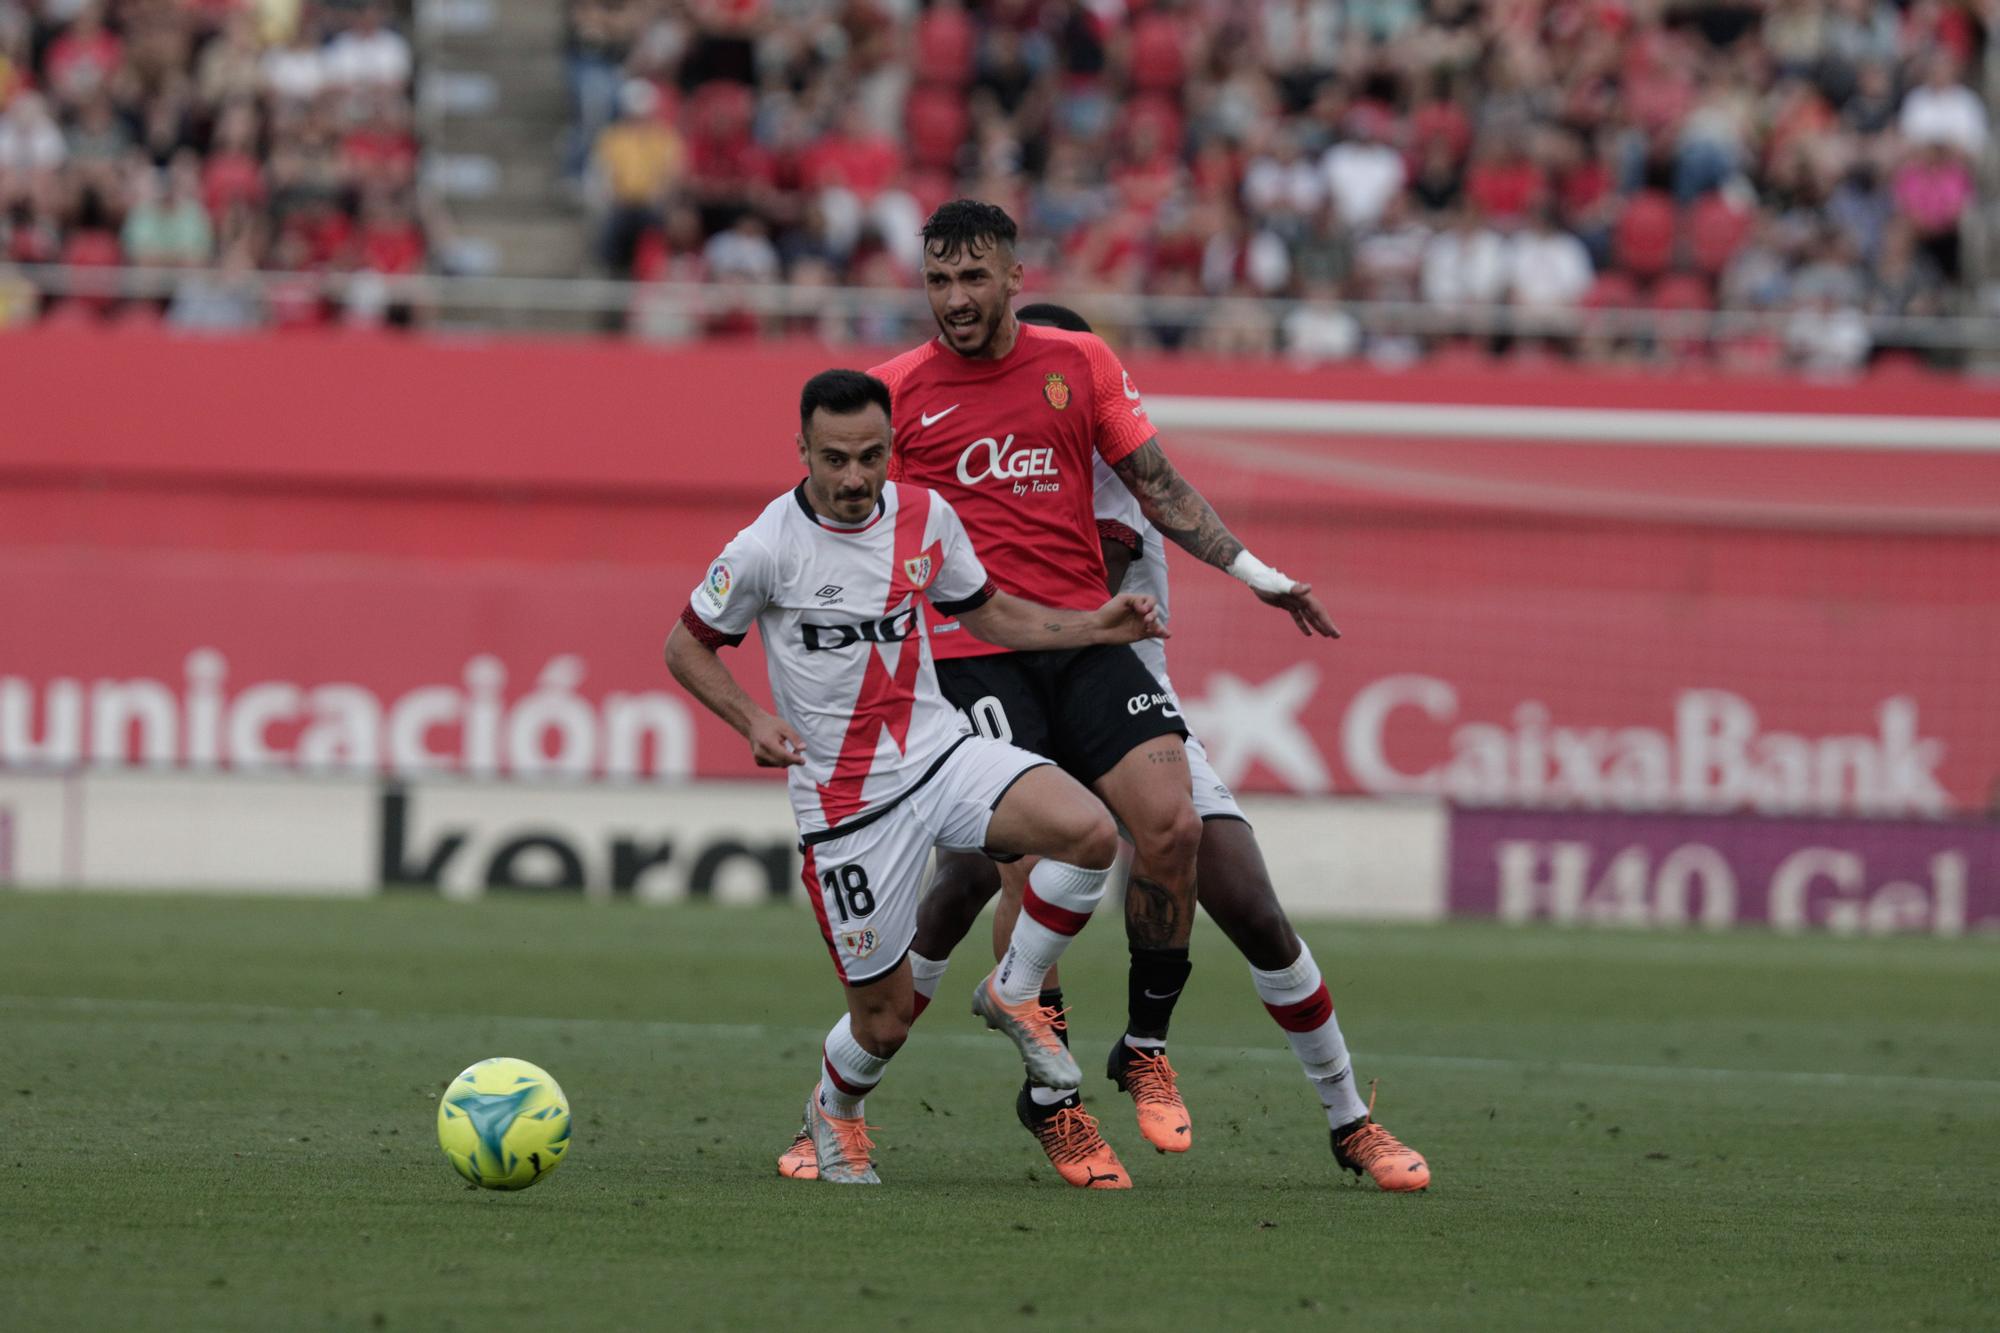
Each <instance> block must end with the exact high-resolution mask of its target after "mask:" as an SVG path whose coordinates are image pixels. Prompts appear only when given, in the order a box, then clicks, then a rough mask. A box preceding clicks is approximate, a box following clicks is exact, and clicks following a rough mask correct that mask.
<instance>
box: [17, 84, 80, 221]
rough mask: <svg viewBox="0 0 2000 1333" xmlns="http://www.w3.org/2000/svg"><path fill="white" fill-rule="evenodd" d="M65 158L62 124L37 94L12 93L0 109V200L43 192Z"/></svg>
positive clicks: (66, 150)
mask: <svg viewBox="0 0 2000 1333" xmlns="http://www.w3.org/2000/svg"><path fill="white" fill-rule="evenodd" d="M68 157H69V145H68V144H67V143H66V142H64V140H63V132H62V127H61V126H60V125H58V124H57V123H56V120H55V117H54V116H52V115H50V114H49V106H48V102H47V101H46V100H45V99H44V98H43V97H42V96H41V95H40V94H39V93H28V92H23V93H16V94H15V95H14V100H13V101H12V102H10V103H8V105H7V109H6V110H5V111H3V112H0V201H4V202H6V203H10V204H11V203H13V202H15V201H17V200H22V199H29V198H33V197H35V196H37V195H41V194H44V193H46V192H47V191H48V190H49V189H50V188H51V187H52V185H53V183H54V181H55V175H56V172H57V170H58V169H59V168H61V166H62V165H63V163H64V162H65V161H66V160H67V159H68Z"/></svg>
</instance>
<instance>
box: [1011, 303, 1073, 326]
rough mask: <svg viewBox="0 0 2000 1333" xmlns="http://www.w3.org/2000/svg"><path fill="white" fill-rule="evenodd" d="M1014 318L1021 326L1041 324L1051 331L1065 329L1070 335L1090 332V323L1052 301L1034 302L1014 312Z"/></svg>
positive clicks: (1066, 307) (1064, 306)
mask: <svg viewBox="0 0 2000 1333" xmlns="http://www.w3.org/2000/svg"><path fill="white" fill-rule="evenodd" d="M1014 318H1015V319H1018V320H1020V321H1021V322H1022V323H1023V324H1043V325H1046V326H1048V327H1049V328H1052V329H1066V330H1068V331H1069V332H1071V333H1089V332H1092V330H1091V327H1090V321H1089V320H1087V319H1085V318H1084V317H1083V316H1082V315H1079V314H1077V313H1076V311H1074V310H1071V309H1070V308H1069V307H1068V306H1066V305H1057V304H1056V303H1055V302H1053V301H1036V302H1035V303H1034V304H1032V305H1024V306H1022V307H1021V308H1020V309H1019V310H1016V311H1015V312H1014Z"/></svg>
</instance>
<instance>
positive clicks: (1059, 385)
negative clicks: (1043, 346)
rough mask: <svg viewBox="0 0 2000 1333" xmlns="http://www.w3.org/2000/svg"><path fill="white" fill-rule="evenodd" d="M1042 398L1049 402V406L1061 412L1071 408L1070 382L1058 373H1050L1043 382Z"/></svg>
mask: <svg viewBox="0 0 2000 1333" xmlns="http://www.w3.org/2000/svg"><path fill="white" fill-rule="evenodd" d="M1042 397H1044V398H1046V399H1048V400H1049V406H1050V407H1053V408H1054V409H1055V410H1056V411H1058V412H1060V411H1062V410H1063V409H1064V408H1065V407H1068V406H1069V381H1068V380H1066V379H1064V378H1063V377H1062V374H1061V373H1060V372H1058V371H1050V372H1049V377H1048V378H1047V379H1045V380H1043V381H1042Z"/></svg>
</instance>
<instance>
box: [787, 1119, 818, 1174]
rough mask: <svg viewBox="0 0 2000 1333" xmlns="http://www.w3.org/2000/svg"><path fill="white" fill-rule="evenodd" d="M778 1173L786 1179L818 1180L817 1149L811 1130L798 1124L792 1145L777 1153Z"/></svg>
mask: <svg viewBox="0 0 2000 1333" xmlns="http://www.w3.org/2000/svg"><path fill="white" fill-rule="evenodd" d="M778 1174H779V1175H781V1176H783V1177H785V1178H786V1179H787V1180H818V1179H819V1149H817V1148H815V1147H814V1146H813V1136H812V1131H811V1130H809V1129H807V1128H806V1127H805V1126H804V1125H800V1126H799V1136H798V1137H797V1138H795V1139H793V1140H792V1146H791V1147H789V1148H787V1149H785V1150H784V1152H782V1153H780V1154H778Z"/></svg>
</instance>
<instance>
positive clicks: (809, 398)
mask: <svg viewBox="0 0 2000 1333" xmlns="http://www.w3.org/2000/svg"><path fill="white" fill-rule="evenodd" d="M890 407H891V402H890V395H889V390H888V387H887V386H886V385H884V384H883V383H882V382H881V381H879V380H877V379H874V378H872V377H870V376H868V375H864V374H862V373H861V372H859V371H852V370H830V371H825V372H823V373H821V374H819V375H816V376H814V377H813V378H812V379H811V380H810V381H808V382H807V384H806V386H805V390H804V392H803V393H802V394H801V396H800V402H799V436H798V449H799V459H800V462H802V463H803V464H804V465H805V468H806V476H805V479H804V480H803V481H802V482H801V483H800V484H799V485H798V487H796V488H795V489H794V490H792V491H791V492H789V493H787V494H785V495H783V496H780V497H779V498H778V499H776V500H774V501H772V502H771V504H770V505H768V506H767V507H766V508H765V510H764V512H763V513H762V514H761V515H759V516H758V518H757V519H756V521H755V522H753V523H752V524H751V525H750V526H749V527H747V528H745V529H743V530H742V531H741V532H739V533H738V534H737V535H736V537H735V539H734V540H732V541H731V542H730V543H729V544H728V546H727V547H725V548H724V550H723V552H722V554H721V555H720V556H719V557H718V558H717V559H716V560H715V561H714V562H713V563H712V564H711V565H710V566H709V570H708V573H707V576H706V577H705V578H704V579H703V580H702V582H701V583H700V584H699V585H698V586H697V587H696V588H695V589H694V591H693V593H692V594H691V596H690V597H689V599H688V605H687V608H686V609H685V610H684V611H683V612H682V613H681V618H680V622H679V623H678V624H677V625H675V626H674V629H673V632H672V633H671V634H670V635H669V636H668V639H667V650H666V651H667V664H668V666H669V668H670V669H671V670H672V671H673V674H674V678H675V679H676V680H678V681H679V682H680V683H681V684H682V685H683V686H684V687H685V688H686V689H687V690H688V691H689V693H691V694H693V695H694V696H695V697H696V698H697V699H699V700H700V701H701V702H702V704H703V705H705V706H706V707H707V708H708V709H709V710H710V711H712V712H713V713H715V714H716V715H717V716H718V717H720V718H722V719H723V720H724V721H725V722H728V723H729V724H730V725H731V726H732V727H734V728H735V729H736V730H737V731H739V732H740V733H742V735H743V736H744V737H745V739H747V740H748V741H749V742H750V748H751V752H752V754H753V755H754V756H755V757H756V761H757V762H758V763H759V764H761V765H766V766H772V767H783V768H786V769H787V770H788V774H787V777H788V779H789V784H788V785H789V789H790V795H791V801H792V809H793V813H794V815H795V816H796V818H797V821H798V826H799V834H800V847H801V850H802V851H803V852H804V853H805V870H804V879H805V887H806V894H807V897H808V899H809V900H810V901H811V903H812V905H813V909H814V911H815V913H816V914H817V916H818V918H819V925H820V933H821V934H822V936H823V937H824V938H825V940H826V947H827V951H828V952H829V953H830V954H831V955H832V957H833V964H834V969H835V971H836V972H837V973H838V974H839V976H840V978H841V980H842V981H843V982H844V983H845V984H846V993H847V1010H848V1011H847V1013H846V1014H845V1015H843V1016H842V1017H841V1019H840V1021H839V1022H837V1023H835V1024H834V1025H833V1029H832V1031H830V1032H829V1033H828V1034H827V1038H826V1043H825V1046H824V1049H823V1052H822V1059H821V1068H820V1078H819V1082H818V1084H817V1086H816V1087H814V1089H813V1091H812V1094H811V1096H810V1097H808V1098H807V1101H806V1108H805V1123H804V1126H803V1127H802V1129H801V1130H800V1134H799V1138H798V1139H797V1140H795V1141H794V1144H793V1147H792V1148H791V1149H789V1150H787V1152H786V1154H785V1155H784V1156H783V1157H781V1158H780V1159H779V1169H780V1170H781V1171H784V1172H785V1173H786V1174H790V1175H811V1176H816V1177H817V1178H818V1179H821V1180H827V1181H836V1182H841V1183H859V1184H874V1183H876V1181H877V1176H876V1174H875V1171H874V1167H873V1164H872V1161H871V1152H872V1149H873V1146H874V1145H873V1144H872V1143H871V1142H870V1141H869V1139H868V1136H867V1132H866V1126H865V1125H864V1123H863V1119H862V1101H863V1098H864V1097H865V1096H866V1095H867V1093H868V1092H869V1091H870V1090H871V1089H872V1088H873V1087H874V1086H875V1084H876V1083H877V1082H878V1081H880V1079H881V1077H882V1072H883V1069H884V1068H885V1067H886V1066H887V1064H888V1062H889V1059H890V1057H891V1056H893V1055H894V1054H895V1053H896V1051H897V1049H898V1048H900V1047H901V1046H902V1044H903V1041H904V1039H905V1037H907V1035H908V1033H909V1026H910V1023H911V1021H912V1019H913V1018H914V1017H915V989H914V986H913V984H912V980H911V974H910V964H909V960H908V957H907V955H908V952H909V946H910V941H911V939H912V937H913V936H914V934H915V930H916V913H917V900H918V897H919V896H920V894H921V892H922V888H923V874H924V869H925V866H926V864H927V862H928V860H929V856H930V853H931V850H932V848H933V847H937V848H941V849H951V850H958V851H968V852H991V853H994V854H998V855H1003V856H1039V857H1041V858H1042V859H1041V860H1040V861H1039V862H1038V863H1037V864H1036V866H1035V868H1034V871H1033V872H1032V874H1031V876H1030V878H1029V880H1028V883H1027V885H1026V887H1025V891H1024V892H1023V894H1022V896H1021V909H1020V912H1019V914H1018V917H1017V920H1016V924H1015V928H1014V929H1013V931H1012V932H1011V933H1010V935H1009V938H1008V945H1007V951H1006V956H1005V957H1004V958H1003V959H1002V960H1001V961H1000V963H999V964H998V965H997V966H996V967H995V968H994V969H993V971H992V972H991V973H989V974H988V975H987V977H986V978H985V980H983V981H982V982H981V983H980V984H979V986H978V988H977V989H976V990H975V992H974V996H973V1012H974V1013H976V1014H978V1015H979V1016H980V1017H982V1018H984V1019H985V1020H986V1023H987V1026H989V1027H992V1028H995V1029H997V1030H999V1031H1002V1032H1004V1033H1006V1034H1007V1035H1008V1036H1009V1037H1010V1038H1011V1039H1012V1040H1013V1041H1014V1043H1015V1045H1016V1046H1017V1047H1018V1048H1019V1049H1020V1051H1021V1055H1022V1059H1023V1061H1024V1063H1025V1064H1026V1067H1027V1073H1028V1078H1029V1079H1030V1081H1031V1082H1034V1083H1036V1084H1055V1085H1059V1086H1068V1085H1070V1084H1072V1083H1075V1082H1077V1081H1079V1080H1080V1078H1081V1074H1080V1072H1079V1071H1078V1069H1077V1066H1076V1062H1075V1060H1074V1059H1072V1058H1071V1057H1070V1054H1069V1049H1068V1046H1067V1044H1066V1043H1065V1042H1064V1041H1063V1040H1062V1037H1061V1034H1060V1032H1059V1030H1058V1023H1059V1015H1058V1014H1057V1013H1056V1012H1055V1011H1053V1010H1049V1009H1047V1008H1046V1007H1044V1006H1043V1005H1042V1004H1041V1002H1040V994H1041V987H1042V979H1043V977H1044V976H1045V974H1046V973H1047V971H1048V969H1049V968H1050V967H1052V966H1054V964H1055V961H1056V959H1057V958H1058V957H1059V956H1060V955H1061V953H1062V951H1063V949H1064V948H1065V947H1066V946H1067V944H1068V943H1069V940H1070V939H1071V938H1072V937H1073V936H1075V934H1076V933H1077V932H1078V931H1079V930H1081V929H1082V928H1083V926H1084V924H1085V922H1087V921H1088V920H1089V918H1090V913H1091V910H1092V909H1093V908H1094V907H1095V906H1096V905H1097V901H1098V899H1099V898H1100V897H1101V896H1102V894H1103V891H1104V881H1105V879H1106V877H1107V876H1108V875H1109V874H1110V870H1111V864H1112V861H1113V859H1114V858H1115V856H1116V853H1117V844H1118V837H1117V831H1116V827H1115V826H1114V824H1113V823H1112V820H1111V816H1110V814H1109V813H1108V812H1107V811H1106V810H1105V808H1104V806H1103V805H1102V804H1101V803H1100V802H1099V801H1098V800H1097V798H1096V797H1095V796H1093V795H1091V793H1090V792H1089V791H1087V790H1086V789H1085V788H1084V787H1083V786H1082V785H1081V784H1079V783H1078V782H1077V781H1076V780H1075V779H1074V778H1071V777H1070V776H1069V775H1067V774H1066V773H1064V772H1063V771H1062V770H1061V769H1059V768H1057V767H1055V766H1054V765H1053V764H1051V763H1050V762H1049V761H1047V760H1045V759H1043V758H1042V757H1041V756H1039V755H1034V754H1030V753H1028V752H1027V751H1025V750H1020V749H1016V748H1015V747H1014V746H1011V745H1007V744H1004V743H1002V742H999V741H994V740H990V739H988V738H986V737H983V736H979V735H976V734H974V733H973V731H972V729H971V726H970V725H969V723H967V721H966V720H965V718H964V717H963V715H962V714H960V713H959V712H958V711H957V710H956V709H954V708H952V706H951V705H950V704H948V703H947V702H945V699H944V697H943V695H941V694H940V693H939V692H938V686H937V677H936V674H935V672H934V670H933V667H932V662H931V653H930V641H929V637H928V632H927V631H926V629H925V627H924V622H923V616H922V613H921V608H920V607H919V606H918V604H917V600H916V599H917V598H918V596H919V595H921V596H923V597H926V598H928V599H929V600H930V601H931V602H932V604H933V605H935V606H936V607H937V608H938V609H939V610H941V611H943V612H945V613H946V614H948V615H952V616H956V617H957V618H958V620H959V622H960V623H961V624H962V625H963V626H964V627H965V628H966V629H967V630H968V631H969V632H970V633H973V634H976V635H979V636H980V637H982V638H985V639H989V640H991V641H992V642H994V643H999V644H1004V645H1006V646H1007V647H1009V648H1018V649H1047V648H1077V647H1082V646H1084V645H1087V644H1097V643H1131V642H1133V641H1135V640H1137V639H1140V638H1142V637H1144V636H1146V635H1148V634H1157V633H1164V632H1165V631H1164V628H1163V627H1162V626H1161V624H1160V622H1159V621H1158V619H1157V618H1156V617H1155V616H1154V615H1153V608H1152V602H1151V600H1150V599H1149V598H1145V597H1132V596H1117V597H1113V598H1112V599H1111V600H1110V601H1108V602H1106V603H1105V604H1104V605H1103V606H1102V607H1101V608H1099V609H1098V610H1096V611H1066V610H1052V609H1050V608H1048V607H1044V606H1039V605H1036V604H1035V603H1033V602H1028V601H1025V600H1023V599H1020V598H1015V597H1010V596H1008V595H1007V594H1005V593H1002V592H1000V591H999V590H998V589H997V588H995V587H994V585H993V584H992V583H991V582H990V581H989V580H988V579H987V577H986V570H985V569H984V567H983V566H981V564H980V562H979V556H978V554H977V553H976V552H975V551H974V550H973V548H972V543H971V541H970V539H969V538H967V536H966V534H965V529H964V527H963V526H961V525H960V523H959V521H958V516H957V514H955V513H954V512H953V511H952V508H951V506H950V505H949V504H947V503H946V502H945V501H944V500H943V499H942V498H941V497H939V496H937V495H935V494H933V493H932V492H930V491H928V490H925V489H923V488H922V487H918V486H910V485H902V484H897V483H892V482H889V481H888V480H887V476H888V467H889V455H890V445H891V432H890V426H889V421H890ZM753 624H754V625H756V626H757V629H758V632H759V634H760V635H761V637H762V639H763V643H764V652H765V658H766V661H767V665H768V668H769V672H770V682H771V695H772V700H773V703H774V705H775V708H776V711H775V712H772V711H767V710H766V709H764V708H763V707H762V706H760V705H759V704H758V703H757V701H756V700H755V699H753V698H752V697H751V696H750V695H749V694H748V693H747V692H746V691H745V690H744V689H743V687H742V686H741V685H739V684H738V683H737V682H736V680H735V678H734V677H733V676H732V675H731V674H730V672H729V669H728V668H727V667H726V666H724V665H723V663H722V661H721V659H720V658H719V657H718V656H717V650H718V649H720V648H722V647H726V646H729V645H731V644H735V643H740V642H741V641H742V639H743V637H744V635H745V634H747V633H748V632H749V629H750V627H751V626H752V625H753ZM802 1163H810V1165H811V1166H812V1168H813V1169H812V1170H811V1171H810V1172H807V1171H804V1170H801V1169H797V1168H799V1166H800V1165H801V1164H802ZM1070 1165H1071V1166H1072V1167H1073V1169H1074V1170H1076V1171H1077V1172H1078V1173H1079V1175H1081V1176H1083V1177H1086V1178H1083V1179H1078V1180H1077V1181H1075V1182H1073V1183H1077V1184H1082V1185H1086V1186H1088V1187H1092V1188H1107V1189H1123V1188H1129V1186H1130V1179H1129V1177H1127V1176H1126V1175H1125V1173H1124V1169H1123V1167H1122V1166H1120V1165H1118V1164H1117V1162H1116V1159H1115V1158H1112V1159H1110V1160H1108V1161H1106V1160H1102V1159H1098V1160H1092V1161H1079V1162H1075V1163H1071V1164H1070Z"/></svg>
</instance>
